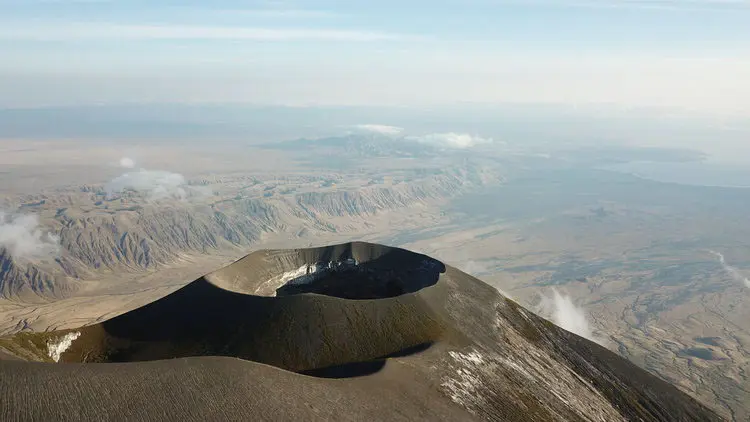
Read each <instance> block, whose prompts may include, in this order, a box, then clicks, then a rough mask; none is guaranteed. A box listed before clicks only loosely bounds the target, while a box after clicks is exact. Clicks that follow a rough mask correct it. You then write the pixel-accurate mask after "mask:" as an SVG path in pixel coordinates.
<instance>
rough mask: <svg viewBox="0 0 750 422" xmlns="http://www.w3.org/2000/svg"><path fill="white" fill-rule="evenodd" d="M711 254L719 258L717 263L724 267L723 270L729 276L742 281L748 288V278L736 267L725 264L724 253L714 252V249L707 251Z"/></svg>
mask: <svg viewBox="0 0 750 422" xmlns="http://www.w3.org/2000/svg"><path fill="white" fill-rule="evenodd" d="M709 252H710V253H711V254H712V255H714V256H716V257H717V258H719V263H720V264H721V266H722V267H723V268H724V271H726V272H727V274H729V276H730V277H732V278H733V279H734V280H736V281H738V282H740V283H743V284H744V285H745V286H746V287H748V288H750V279H749V278H747V277H745V276H744V275H742V273H741V272H740V270H738V269H737V268H735V267H733V266H731V265H729V264H727V260H726V258H724V254H722V253H719V252H716V251H709Z"/></svg>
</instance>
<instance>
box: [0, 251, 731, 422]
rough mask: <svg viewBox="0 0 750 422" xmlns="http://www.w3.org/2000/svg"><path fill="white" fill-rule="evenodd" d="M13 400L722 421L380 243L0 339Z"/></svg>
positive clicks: (34, 409) (170, 412)
mask: <svg viewBox="0 0 750 422" xmlns="http://www.w3.org/2000/svg"><path fill="white" fill-rule="evenodd" d="M3 358H5V359H6V360H3ZM8 359H16V361H11V360H8ZM19 360H20V361H19ZM40 361H41V362H49V363H46V364H45V363H38V362H40ZM53 362H57V363H56V364H55V363H53ZM0 393H2V396H3V397H4V399H3V401H2V402H0V414H3V415H5V419H6V420H10V421H15V420H19V421H20V420H24V421H26V420H49V418H51V417H53V415H54V418H55V419H58V420H80V419H86V420H88V419H108V420H120V419H122V420H217V419H236V420H240V419H244V418H255V419H257V417H258V415H268V416H267V419H269V420H271V419H273V420H293V419H304V420H333V419H335V420H362V419H365V418H366V419H373V420H507V421H529V420H545V421H546V420H564V421H602V420H606V421H616V420H623V421H624V420H643V421H670V420H675V421H713V420H719V418H718V417H717V416H716V415H715V414H713V413H712V412H711V411H709V410H707V409H706V408H704V407H703V406H702V405H700V404H699V403H698V402H696V401H695V400H693V399H691V398H690V397H688V396H687V395H685V394H684V393H682V392H680V391H679V390H677V389H676V388H674V387H673V386H671V385H669V384H667V383H665V382H664V381H661V380H659V379H658V378H656V377H654V376H652V375H649V374H648V373H647V372H645V371H643V370H642V369H640V368H638V367H636V366H635V365H633V364H631V363H629V362H627V361H626V360H624V359H622V358H620V357H618V356H617V355H615V354H614V353H612V352H610V351H608V350H606V349H604V348H602V347H600V346H599V345H596V344H594V343H592V342H590V341H588V340H585V339H583V338H580V337H578V336H575V335H573V334H571V333H568V332H566V331H564V330H562V329H560V328H558V327H556V326H554V325H553V324H551V323H549V322H548V321H545V320H543V319H541V318H539V317H537V316H535V315H533V314H532V313H530V312H528V311H526V310H525V309H523V308H522V307H521V306H519V305H518V304H516V303H515V302H513V301H511V300H510V299H508V298H505V297H503V296H502V295H501V294H499V293H498V292H497V291H496V290H495V289H493V288H491V287H490V286H488V285H486V284H485V283H483V282H481V281H480V280H478V279H476V278H473V277H471V276H469V275H467V274H465V273H462V272H460V271H458V270H456V269H454V268H451V267H448V266H446V265H444V264H443V263H441V262H440V261H437V260H435V259H432V258H430V257H428V256H425V255H421V254H416V253H412V252H409V251H406V250H403V249H396V248H389V247H385V246H380V245H374V244H368V243H350V244H341V245H335V246H329V247H321V248H311V249H298V250H262V251H257V252H254V253H252V254H250V255H248V256H247V257H245V258H243V259H241V260H239V261H237V262H236V263H234V264H232V265H230V266H228V267H226V268H223V269H221V270H219V271H216V272H214V273H211V274H208V275H206V276H205V277H202V278H200V279H198V280H196V281H194V282H192V283H189V284H188V285H186V286H185V287H183V288H182V289H180V290H178V291H176V292H174V293H172V294H170V295H168V296H166V297H164V298H162V299H160V300H158V301H155V302H153V303H150V304H148V305H146V306H143V307H141V308H138V309H136V310H133V311H130V312H128V313H125V314H123V315H120V316H118V317H115V318H112V319H110V320H108V321H104V322H101V323H98V324H94V325H89V326H86V327H81V328H78V329H73V330H64V331H57V332H46V333H19V334H16V335H15V336H13V337H8V338H3V339H0ZM71 403H75V407H74V408H73V407H72V405H71ZM262 418H264V416H261V419H262Z"/></svg>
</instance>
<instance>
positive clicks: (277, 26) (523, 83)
mask: <svg viewBox="0 0 750 422" xmlns="http://www.w3.org/2000/svg"><path fill="white" fill-rule="evenodd" d="M0 57H2V59H1V60H0V106H6V107H8V106H10V107H13V106H35V105H52V104H54V105H59V104H92V103H119V102H226V101H231V102H235V101H240V102H251V103H260V104H268V103H272V104H294V105H298V104H342V105H343V104H358V105H363V104H378V105H424V104H436V103H452V102H460V101H472V102H491V103H503V102H519V101H520V102H532V103H535V102H549V103H563V104H585V103H613V104H621V105H625V106H666V107H679V108H689V109H694V110H699V111H705V112H709V113H714V114H745V115H748V114H750V77H748V75H750V0H517V1H516V0H430V1H427V0H414V1H410V0H400V1H394V0H380V1H369V0H368V1H363V0H348V1H336V0H310V1H298V2H293V1H252V0H247V1H241V0H216V1H211V2H208V1H196V0H189V1H176V0H166V1H157V0H111V1H108V0H77V1H75V0H0Z"/></svg>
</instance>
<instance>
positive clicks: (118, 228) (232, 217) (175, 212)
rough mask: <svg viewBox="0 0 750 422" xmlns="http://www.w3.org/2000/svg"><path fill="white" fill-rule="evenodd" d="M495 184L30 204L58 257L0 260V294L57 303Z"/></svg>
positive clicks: (489, 180) (268, 187)
mask: <svg viewBox="0 0 750 422" xmlns="http://www.w3.org/2000/svg"><path fill="white" fill-rule="evenodd" d="M501 181H502V177H501V176H499V175H497V174H495V173H494V172H488V171H486V170H484V169H482V168H481V167H459V168H454V169H449V170H440V171H429V172H428V171H414V172H410V173H408V174H407V175H406V176H405V177H403V178H402V179H401V180H398V181H396V182H390V183H385V182H380V183H370V184H364V183H348V184H347V183H342V184H341V186H337V185H335V184H333V183H328V184H326V183H324V184H326V186H325V187H323V188H321V183H320V182H318V181H316V180H308V179H306V178H304V177H299V178H297V179H295V180H291V181H284V182H283V183H281V182H271V181H269V182H267V183H260V182H258V181H257V180H242V181H241V184H240V185H241V187H240V188H237V189H236V191H237V192H239V193H236V194H234V193H233V194H231V195H230V194H226V193H225V194H223V195H221V196H217V195H208V194H207V195H206V196H199V197H196V198H191V199H190V200H160V201H153V200H150V199H149V198H144V197H142V196H139V195H138V194H137V193H135V192H126V193H123V194H120V195H118V196H114V197H111V196H108V194H107V192H106V191H105V190H104V189H103V188H101V187H90V186H86V187H83V188H81V189H80V190H81V192H80V193H79V195H78V196H75V195H72V194H71V195H60V196H57V197H54V198H52V197H40V198H35V199H34V201H33V202H34V204H37V205H36V207H37V208H39V209H41V210H47V209H49V210H51V209H55V210H56V211H55V212H54V215H52V216H50V217H49V218H48V220H47V221H46V222H45V223H46V225H47V226H48V227H51V228H52V231H53V232H54V233H55V234H56V236H58V237H59V239H60V245H61V247H62V248H61V253H60V254H59V256H57V257H56V259H54V260H49V262H47V263H39V262H29V263H28V264H24V267H23V269H21V267H19V264H18V263H17V262H14V261H13V259H12V258H11V257H9V256H7V255H4V258H3V261H2V262H3V263H4V267H3V268H5V269H4V270H3V272H2V277H0V294H2V296H4V297H16V296H19V295H20V296H24V295H29V294H34V293H35V294H38V295H41V296H48V295H54V296H60V295H65V294H67V293H69V292H72V291H75V289H76V288H77V286H78V281H79V280H86V279H90V278H95V277H97V274H98V272H100V271H117V272H118V273H122V272H128V271H141V270H146V269H153V268H158V267H159V266H160V265H163V264H169V263H172V262H174V261H175V260H177V259H179V257H180V256H183V255H190V254H212V253H216V252H217V251H224V250H231V249H232V248H235V250H236V248H237V247H242V248H247V247H248V246H252V245H255V244H258V243H259V241H260V239H261V238H262V236H264V235H265V234H274V233H290V234H295V233H304V232H305V231H314V232H319V233H336V232H350V233H351V234H352V235H356V234H358V233H359V232H358V230H360V229H361V228H362V227H364V226H366V225H367V224H368V219H370V218H371V217H373V216H376V215H378V214H380V213H384V212H389V211H405V210H408V209H411V208H414V207H420V206H425V205H428V204H432V205H437V204H440V203H442V202H444V201H446V200H448V199H450V198H452V197H455V196H456V195H460V194H462V193H466V192H470V191H471V190H473V189H476V188H478V187H481V186H483V185H485V184H497V183H501ZM222 182H225V181H222ZM235 182H238V181H237V180H235ZM193 183H194V184H197V185H204V183H201V182H200V181H196V182H193ZM328 185H330V186H328ZM244 187H247V189H245V190H243V188H244Z"/></svg>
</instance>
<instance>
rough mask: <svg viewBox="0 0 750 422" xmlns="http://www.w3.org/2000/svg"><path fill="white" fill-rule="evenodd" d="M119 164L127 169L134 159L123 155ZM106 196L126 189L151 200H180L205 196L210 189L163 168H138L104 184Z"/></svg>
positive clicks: (121, 192)
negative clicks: (191, 184)
mask: <svg viewBox="0 0 750 422" xmlns="http://www.w3.org/2000/svg"><path fill="white" fill-rule="evenodd" d="M120 166H121V167H123V168H127V169H132V168H134V167H135V161H134V160H132V159H130V158H127V157H123V158H122V159H121V160H120ZM104 190H105V191H106V192H107V196H108V197H110V198H112V197H113V196H115V195H122V194H123V193H126V192H127V191H134V192H138V193H139V194H142V195H145V196H146V197H147V198H148V199H151V200H160V199H178V200H181V201H184V200H187V199H189V198H193V197H205V196H206V195H210V191H209V190H208V189H206V188H205V187H202V186H190V185H189V184H188V183H187V180H185V177H184V176H183V175H181V174H179V173H173V172H170V171H165V170H146V169H139V170H135V171H130V172H127V173H125V174H122V175H120V176H118V177H116V178H114V179H112V180H111V181H110V182H109V183H107V184H106V185H105V186H104Z"/></svg>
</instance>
